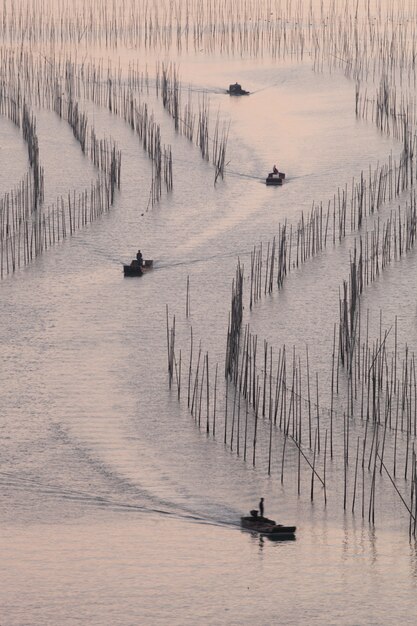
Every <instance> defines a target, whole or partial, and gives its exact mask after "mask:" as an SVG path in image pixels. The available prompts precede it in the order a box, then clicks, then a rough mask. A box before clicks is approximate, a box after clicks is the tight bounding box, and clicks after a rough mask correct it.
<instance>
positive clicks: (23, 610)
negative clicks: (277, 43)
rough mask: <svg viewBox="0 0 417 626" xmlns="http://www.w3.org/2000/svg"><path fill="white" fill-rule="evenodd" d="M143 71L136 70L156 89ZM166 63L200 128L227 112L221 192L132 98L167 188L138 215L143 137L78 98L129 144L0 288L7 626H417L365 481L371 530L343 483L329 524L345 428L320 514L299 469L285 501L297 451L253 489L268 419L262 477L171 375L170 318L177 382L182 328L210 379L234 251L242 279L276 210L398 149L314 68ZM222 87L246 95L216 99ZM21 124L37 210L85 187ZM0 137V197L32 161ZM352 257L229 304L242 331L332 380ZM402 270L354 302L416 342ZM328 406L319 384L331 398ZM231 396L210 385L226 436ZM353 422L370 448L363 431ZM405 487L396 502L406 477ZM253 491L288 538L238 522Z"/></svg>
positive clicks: (387, 531) (346, 87)
mask: <svg viewBox="0 0 417 626" xmlns="http://www.w3.org/2000/svg"><path fill="white" fill-rule="evenodd" d="M125 55H126V57H127V56H128V55H132V51H125ZM115 58H116V57H115ZM157 58H158V57H155V54H154V53H152V54H150V53H149V58H146V59H144V63H145V62H147V63H148V64H149V74H150V76H151V77H153V79H154V67H155V65H154V64H155V61H156V59H157ZM165 60H166V59H165ZM178 64H179V68H180V69H179V71H180V75H181V79H182V81H183V84H184V85H188V84H191V85H192V87H193V89H194V90H195V98H196V100H195V102H196V103H197V102H198V97H199V96H198V90H204V91H206V92H207V93H208V94H209V96H210V108H211V111H212V119H215V116H216V115H217V111H218V110H219V111H220V116H221V119H225V120H227V122H230V131H229V140H228V146H227V162H228V165H227V173H226V177H225V180H224V181H220V182H218V184H217V185H216V186H214V184H213V183H214V170H213V168H212V166H211V165H210V164H208V163H206V162H205V161H204V160H203V159H201V157H200V155H199V152H198V149H197V147H196V146H194V145H192V144H190V143H189V142H188V141H187V140H186V139H185V138H184V137H181V136H178V135H176V134H175V131H174V129H173V124H172V120H171V119H170V118H169V116H168V115H167V114H166V113H165V112H164V110H163V108H162V105H161V102H160V101H159V100H157V99H156V98H155V91H154V89H152V88H151V89H150V92H149V94H146V96H145V95H144V94H143V95H142V97H143V98H146V99H147V100H148V101H149V105H150V107H151V108H152V109H153V110H154V113H155V117H156V119H157V120H158V122H159V123H160V124H161V133H162V135H163V142H164V143H166V144H168V143H169V144H171V145H172V149H173V164H174V190H173V193H172V194H171V195H169V196H166V195H163V197H162V199H161V201H160V202H159V203H158V204H157V205H156V206H154V207H151V208H148V198H149V189H150V182H151V166H150V163H149V161H148V160H147V158H146V155H145V153H144V151H143V149H142V147H141V145H140V144H139V143H138V139H137V137H136V136H134V135H133V133H132V132H131V131H130V129H129V128H128V127H127V126H126V125H125V124H124V123H123V122H122V121H121V120H120V119H119V118H117V117H116V116H113V115H111V114H110V113H109V112H108V111H106V110H104V109H102V108H100V107H96V106H93V105H92V104H91V103H86V105H85V108H86V110H88V115H89V120H90V122H91V124H93V125H94V127H95V129H96V131H97V132H98V134H100V135H101V136H110V135H111V136H112V137H113V138H114V139H116V140H117V141H118V142H119V146H120V148H121V150H122V155H123V157H122V188H121V190H120V193H118V196H117V199H116V203H115V206H114V208H113V209H112V210H111V212H110V213H109V214H108V215H106V216H105V217H103V218H102V219H100V220H99V221H97V222H95V223H93V224H91V225H90V226H88V227H87V228H85V229H84V230H82V231H79V232H78V233H77V234H76V235H75V236H74V237H73V238H71V239H68V240H67V241H66V242H65V243H63V244H62V245H59V246H56V247H55V248H53V249H51V250H50V251H48V252H47V253H46V254H44V255H43V256H42V257H40V258H39V259H38V260H37V261H36V262H34V263H33V264H32V265H31V266H28V267H26V268H24V269H21V270H20V271H18V272H17V273H16V274H15V275H14V276H9V277H7V278H5V279H4V280H3V281H2V282H1V284H0V290H1V301H0V308H1V320H2V323H1V326H0V340H1V345H2V354H3V367H2V371H1V385H0V407H1V409H0V411H1V421H0V484H1V488H0V494H1V506H0V525H1V533H0V545H1V554H2V558H1V564H0V569H1V581H2V584H1V590H0V607H1V615H0V623H1V624H4V625H7V626H8V625H23V624H65V625H66V624H80V623H81V624H167V623H169V624H252V623H254V622H257V623H258V624H265V625H266V624H304V623H310V624H346V625H353V624H364V625H371V624H372V625H373V624H392V623H397V624H413V623H415V609H416V592H417V589H416V586H417V580H416V573H417V553H416V545H415V543H414V541H411V542H410V541H409V533H408V528H409V526H408V525H409V520H408V515H407V511H406V510H405V508H404V507H403V505H402V504H401V501H400V500H399V498H398V495H397V493H396V492H395V491H394V489H393V488H392V486H391V485H390V482H389V481H388V480H387V478H386V476H385V475H384V474H383V473H381V474H379V473H378V474H377V478H376V484H377V489H378V498H377V503H376V524H375V526H372V525H370V524H369V522H368V500H369V492H366V506H365V512H364V515H363V516H362V515H361V503H360V498H359V496H358V502H357V503H356V510H355V514H354V515H353V514H352V512H351V508H352V507H351V501H352V483H350V484H349V504H348V506H347V511H346V512H345V513H344V511H343V506H342V504H341V503H342V499H343V478H341V477H340V476H341V474H340V472H339V470H340V463H343V460H342V459H343V440H342V435H341V432H342V430H343V424H341V423H339V424H338V426H337V427H335V428H337V430H338V433H339V435H340V437H339V438H338V443H337V446H336V447H337V451H336V454H335V459H334V461H333V462H331V463H329V464H328V468H327V471H328V474H329V476H330V478H331V479H333V480H332V482H331V484H332V487H331V488H330V489H329V494H328V499H327V504H325V502H324V497H323V490H322V489H320V488H319V485H317V484H316V486H315V495H314V502H313V503H312V502H311V497H310V489H311V484H310V481H311V473H310V471H307V470H306V471H305V472H304V474H303V476H302V480H301V492H300V495H298V489H297V475H296V472H297V469H296V468H297V462H298V455H297V453H296V452H295V450H294V449H293V450H292V451H290V452H289V453H288V454H289V457H288V464H289V466H288V469H287V470H286V472H287V473H286V476H285V480H284V481H283V483H282V482H281V457H280V453H279V452H278V447H277V450H276V451H275V452H274V460H273V466H272V472H271V476H270V477H268V474H267V471H266V463H267V444H266V443H265V441H266V439H265V437H266V434H267V433H268V425H267V424H265V423H263V424H261V425H260V426H259V428H260V443H259V457H258V462H257V465H256V467H255V468H254V467H253V466H252V463H251V458H250V459H249V458H248V460H247V462H244V460H243V452H242V448H241V449H240V454H239V456H237V454H236V442H235V444H234V449H233V450H231V449H230V445H229V444H228V445H226V446H225V445H224V443H223V433H222V431H221V430H220V431H219V432H218V433H217V435H216V437H215V438H213V437H212V436H211V435H210V436H208V435H206V432H205V428H204V423H203V424H201V425H200V428H199V427H198V424H196V421H195V419H194V418H193V417H192V416H190V415H189V413H188V411H187V401H186V382H183V391H182V399H181V401H180V402H178V401H177V394H176V390H175V389H173V390H171V391H170V390H169V387H168V380H167V367H166V364H167V356H166V355H167V346H166V306H167V305H168V308H169V315H170V319H172V316H174V315H175V316H176V333H177V334H176V344H177V346H178V348H177V350H178V352H179V350H180V349H181V350H182V358H183V377H184V379H183V380H185V378H186V374H184V371H186V370H187V367H188V357H189V350H190V341H189V339H190V331H191V327H192V329H193V336H194V340H195V345H198V343H199V342H200V341H201V345H202V350H203V351H204V352H205V351H208V352H209V355H210V360H211V363H212V364H213V368H214V364H215V363H218V364H219V373H220V372H221V374H220V376H219V379H221V378H222V374H223V365H224V354H225V347H226V333H227V323H228V315H229V310H230V296H231V285H232V280H233V278H234V275H235V268H236V264H237V261H238V259H239V260H240V262H241V263H242V264H243V265H244V267H245V270H244V275H245V278H248V276H249V269H250V253H251V250H252V249H253V246H254V245H258V244H259V243H260V242H263V243H264V244H265V245H266V243H267V242H268V241H271V239H272V237H273V236H274V235H276V234H277V233H278V229H279V225H280V224H282V223H283V222H284V221H285V220H287V221H288V223H292V224H295V223H296V222H297V220H298V219H299V217H300V215H301V212H302V211H304V213H305V214H306V213H308V212H309V211H310V209H311V206H312V203H313V202H316V203H319V202H321V201H322V202H323V204H324V206H327V202H328V200H329V199H333V196H334V194H337V190H338V188H339V187H340V188H343V187H344V186H345V185H346V184H347V185H350V184H351V181H352V178H353V177H355V178H356V179H357V178H358V177H360V172H361V171H362V170H364V171H367V170H368V168H369V165H370V164H371V165H372V166H373V167H375V166H376V164H377V163H378V162H384V161H385V160H386V159H387V158H388V155H389V154H390V153H392V154H393V155H395V156H396V155H398V154H399V153H400V151H401V146H400V145H399V144H398V143H397V142H396V141H395V140H394V139H393V138H389V137H388V138H387V137H386V136H384V135H381V134H380V133H379V132H378V131H377V130H376V128H375V127H374V126H373V125H372V124H371V123H370V122H369V123H366V122H361V121H358V120H357V119H356V118H355V110H354V102H355V86H354V83H353V82H351V81H348V80H347V79H346V78H345V77H344V76H342V75H339V74H337V73H333V74H332V75H329V74H328V73H326V72H322V73H315V72H313V71H312V68H311V63H310V61H309V60H307V61H305V62H304V63H301V62H295V61H287V62H285V63H280V62H278V61H274V62H271V61H270V60H268V59H263V58H258V59H255V60H244V59H236V58H234V59H233V58H228V57H226V56H224V57H217V56H215V55H213V56H212V57H210V56H209V55H203V54H201V55H200V56H194V55H192V54H189V55H185V54H183V55H182V56H180V57H179V59H178ZM235 80H239V82H241V83H242V85H243V86H244V88H247V89H249V90H250V91H251V92H254V93H252V95H251V96H250V97H249V98H241V99H235V98H230V97H228V96H226V95H224V93H223V90H224V89H225V88H226V87H227V86H228V85H229V83H231V82H235ZM150 82H151V83H152V79H151V81H150ZM196 106H197V104H196ZM35 114H36V119H37V130H38V136H39V147H40V154H41V161H42V164H43V166H44V168H45V201H46V203H50V202H54V200H55V198H56V197H57V196H59V195H61V194H65V193H66V192H67V191H68V190H69V189H82V188H84V187H85V186H88V185H89V184H90V181H91V180H92V179H93V178H94V168H93V166H92V165H91V164H90V163H89V162H88V161H87V160H86V159H84V158H83V157H82V156H81V152H80V150H79V146H78V144H77V143H76V142H75V140H74V139H73V137H72V133H71V130H70V129H69V127H68V126H67V125H66V124H65V123H63V122H61V121H58V118H57V117H56V116H55V115H54V114H53V113H52V112H50V111H47V110H44V109H39V110H36V111H35ZM1 132H2V139H3V143H2V148H1V151H0V158H1V167H0V183H1V186H2V189H3V193H5V192H6V191H7V190H9V189H10V184H11V183H10V181H14V180H18V179H19V178H20V177H21V176H22V175H23V173H24V172H25V170H26V168H27V164H26V153H25V147H24V145H23V144H22V142H21V138H20V134H19V132H18V131H17V130H16V129H15V128H14V127H13V126H12V125H11V123H10V122H8V121H7V119H6V118H2V119H1ZM10 155H12V158H11V156H10ZM274 162H276V163H277V164H278V166H279V167H280V169H282V170H285V172H286V174H287V181H286V183H285V185H284V186H283V187H282V188H269V187H268V188H267V187H266V186H265V185H264V184H263V178H264V177H265V175H266V173H267V172H268V171H269V170H270V168H271V166H272V164H273V163H274ZM393 206H395V203H393ZM391 208H393V207H392V206H387V207H385V208H384V211H385V215H388V214H389V211H390V210H391ZM352 244H353V237H352V236H348V237H347V238H346V240H344V241H343V242H342V243H341V244H340V245H339V243H338V244H337V245H335V246H329V247H328V248H327V249H326V251H325V252H324V253H322V254H320V255H319V256H318V257H316V258H315V259H313V260H312V261H311V262H309V263H308V264H306V265H305V266H303V267H301V268H298V269H296V268H293V270H294V271H292V273H291V275H290V277H289V278H288V280H287V282H286V285H285V288H284V289H283V290H282V291H281V292H279V293H278V292H275V293H274V294H273V295H272V296H271V297H269V298H265V299H264V300H263V301H262V302H260V303H259V304H258V305H257V306H256V307H255V308H254V309H253V310H252V311H249V307H248V303H247V300H245V323H250V325H251V329H252V331H253V332H255V333H257V334H258V335H259V341H260V344H262V342H263V340H264V339H265V340H266V341H268V342H269V344H270V345H272V346H273V347H274V351H275V350H276V353H277V352H278V350H279V349H280V347H281V346H282V345H283V344H285V345H286V346H288V349H289V351H290V352H291V350H292V348H293V346H295V347H296V349H297V350H298V351H299V352H300V353H302V354H304V351H305V347H306V345H308V347H309V355H310V366H311V368H312V370H313V371H318V372H320V376H322V377H323V380H324V381H327V383H328V381H329V377H330V373H331V370H329V368H331V348H332V341H333V327H334V323H335V321H337V315H338V307H339V288H340V284H341V282H342V280H343V279H345V278H346V275H347V271H348V262H349V253H350V251H351V246H352ZM138 247H141V248H142V250H143V252H144V255H145V257H149V258H153V259H154V261H155V268H154V270H153V272H152V273H150V274H148V275H147V276H145V277H143V278H142V279H141V280H126V279H124V278H123V274H122V263H123V262H127V261H129V260H130V258H131V257H132V255H134V253H135V252H136V250H137V248H138ZM416 264H417V260H416V256H415V253H414V252H411V253H410V255H409V256H407V258H406V259H403V260H402V261H401V262H400V263H396V264H393V265H392V266H390V268H389V269H388V270H387V272H386V273H385V274H384V276H383V277H381V280H380V281H378V282H377V283H375V284H373V285H372V286H371V287H370V288H369V289H368V290H366V291H365V293H364V296H363V298H364V307H365V308H368V309H369V310H370V311H371V313H372V314H374V317H375V321H373V322H371V324H374V325H375V327H376V328H378V326H379V311H380V309H381V308H383V311H384V324H386V325H387V326H389V325H392V323H393V320H394V318H395V316H396V315H397V316H398V320H399V326H398V335H399V344H401V345H402V346H403V345H404V344H405V342H406V341H407V342H408V345H409V346H410V351H413V350H414V349H415V345H416V340H417V332H416V331H417V316H416V314H417V308H416V304H415V298H414V296H413V294H414V293H415V291H416V287H417V284H416V283H417V278H416V276H417V272H416V269H417V268H416ZM187 277H188V278H189V281H190V302H191V315H190V317H189V318H186V316H185V303H186V284H187ZM246 294H247V292H246ZM246 297H247V295H246ZM398 303H401V306H398ZM212 375H213V374H212ZM184 388H185V389H184ZM222 394H223V396H222ZM328 394H329V392H328V384H326V383H325V382H323V389H322V398H323V399H322V402H323V407H324V408H325V407H328V406H329V395H328ZM223 399H224V390H223V391H219V409H218V410H219V424H222V421H221V420H222V418H221V417H220V414H222V415H223V413H222V412H223V411H224V402H223ZM203 421H204V419H203ZM220 428H221V426H220V425H219V429H220ZM355 428H356V429H357V431H355V432H356V433H358V434H359V433H360V434H361V436H362V435H363V424H361V423H360V421H358V420H357V421H355V423H354V424H353V425H352V429H353V430H354V429H355ZM262 433H263V435H264V438H263V439H262ZM355 436H356V435H355ZM352 437H354V436H353V435H352ZM403 439H404V438H403ZM241 445H242V444H241ZM353 445H354V444H352V448H353ZM401 445H404V441H402V444H401ZM277 446H278V444H277ZM352 458H354V452H352ZM322 463H323V460H322V459H321V460H320V464H321V465H322ZM352 463H353V460H352ZM400 487H401V489H402V491H403V493H407V494H408V493H409V489H410V485H409V484H407V483H406V482H405V481H402V482H400ZM260 495H263V496H264V497H265V500H266V513H267V514H268V515H270V516H271V517H274V518H275V519H277V520H278V521H279V522H281V523H288V524H295V525H297V529H298V532H297V538H296V540H295V541H285V542H271V541H268V540H266V539H262V538H260V537H258V536H253V535H251V533H248V532H242V530H241V529H240V527H239V518H240V516H241V515H242V513H244V512H246V511H248V510H249V509H250V508H253V507H254V506H256V504H257V502H258V499H259V496H260ZM361 497H362V496H361Z"/></svg>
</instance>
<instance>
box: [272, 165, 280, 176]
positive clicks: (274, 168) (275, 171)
mask: <svg viewBox="0 0 417 626" xmlns="http://www.w3.org/2000/svg"><path fill="white" fill-rule="evenodd" d="M272 171H273V172H274V174H279V172H278V168H277V166H276V165H274V167H273V170H272Z"/></svg>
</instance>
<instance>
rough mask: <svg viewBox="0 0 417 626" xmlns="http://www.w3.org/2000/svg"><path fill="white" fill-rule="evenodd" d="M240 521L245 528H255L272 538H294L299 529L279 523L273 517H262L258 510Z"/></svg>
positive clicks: (256, 530)
mask: <svg viewBox="0 0 417 626" xmlns="http://www.w3.org/2000/svg"><path fill="white" fill-rule="evenodd" d="M240 522H241V525H242V527H243V528H246V529H248V530H253V531H255V532H257V533H259V534H260V535H264V536H265V537H269V538H271V539H280V538H281V539H284V538H285V539H287V538H288V539H292V538H294V535H295V531H296V530H297V527H296V526H284V525H283V524H277V523H276V521H275V520H273V519H268V518H267V517H260V516H259V515H258V511H251V512H250V515H248V516H247V517H241V518H240Z"/></svg>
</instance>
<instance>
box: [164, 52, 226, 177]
mask: <svg viewBox="0 0 417 626" xmlns="http://www.w3.org/2000/svg"><path fill="white" fill-rule="evenodd" d="M181 93H182V87H181V81H180V78H179V72H178V69H177V67H176V65H175V63H169V64H168V65H165V64H164V63H162V65H161V67H159V66H158V67H157V75H156V94H157V96H159V94H160V95H161V98H162V103H163V106H164V108H165V109H166V110H167V111H168V112H169V114H170V116H171V117H172V119H173V122H174V127H175V130H176V131H177V132H179V133H181V134H183V135H184V136H185V137H186V138H187V139H188V140H189V141H191V142H192V143H195V144H196V145H197V146H198V147H199V149H200V152H201V156H202V158H203V159H205V160H206V161H210V158H211V161H212V163H213V165H214V168H215V178H214V182H215V183H216V182H217V180H218V178H219V177H220V178H222V179H223V178H224V173H225V167H226V148H227V140H228V136H229V125H228V124H227V123H226V122H223V123H221V121H220V115H219V113H218V114H217V118H216V122H215V128H214V133H213V136H211V134H210V128H209V126H210V103H209V101H208V98H207V96H206V95H203V96H202V97H201V98H200V99H199V103H198V115H197V114H196V113H195V112H194V111H193V106H192V98H191V88H190V89H189V90H188V99H187V102H186V104H185V105H184V107H183V106H182V103H181ZM210 142H211V146H212V147H211V151H210ZM210 152H211V156H210Z"/></svg>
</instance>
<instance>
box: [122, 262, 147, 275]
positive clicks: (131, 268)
mask: <svg viewBox="0 0 417 626" xmlns="http://www.w3.org/2000/svg"><path fill="white" fill-rule="evenodd" d="M152 266H153V260H151V259H144V261H143V264H142V267H140V265H139V263H138V261H137V259H133V261H132V262H131V264H130V265H123V273H124V275H125V276H142V275H143V274H145V273H146V272H148V271H149V270H150V269H151V268H152Z"/></svg>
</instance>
